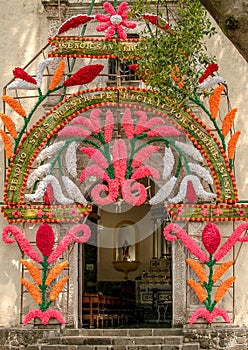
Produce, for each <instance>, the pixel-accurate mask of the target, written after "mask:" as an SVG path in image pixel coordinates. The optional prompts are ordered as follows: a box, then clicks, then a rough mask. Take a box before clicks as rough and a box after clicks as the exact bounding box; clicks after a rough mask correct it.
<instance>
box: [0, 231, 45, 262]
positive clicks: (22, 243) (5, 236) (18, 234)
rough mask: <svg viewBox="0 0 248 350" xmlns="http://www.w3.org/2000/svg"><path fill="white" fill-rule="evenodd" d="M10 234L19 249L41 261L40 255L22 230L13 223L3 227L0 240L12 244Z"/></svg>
mask: <svg viewBox="0 0 248 350" xmlns="http://www.w3.org/2000/svg"><path fill="white" fill-rule="evenodd" d="M10 234H11V235H12V236H14V238H15V240H16V241H17V243H18V244H19V247H20V249H21V250H22V251H23V252H24V253H25V254H26V255H27V256H28V257H30V258H31V259H33V260H34V261H36V262H38V263H40V262H41V261H42V259H41V257H40V256H39V255H38V253H37V252H36V251H35V250H34V248H33V247H32V246H31V244H30V243H29V241H28V240H27V238H26V237H25V236H24V234H23V232H22V231H21V230H20V229H19V228H18V227H16V226H15V225H9V226H6V227H4V229H3V232H2V240H3V242H4V243H7V244H12V243H14V242H15V241H14V239H12V238H11V237H10Z"/></svg>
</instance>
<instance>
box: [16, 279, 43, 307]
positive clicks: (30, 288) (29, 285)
mask: <svg viewBox="0 0 248 350" xmlns="http://www.w3.org/2000/svg"><path fill="white" fill-rule="evenodd" d="M20 281H21V283H22V284H23V285H24V286H25V287H26V288H27V290H28V291H29V293H30V294H31V296H32V298H33V299H34V301H35V302H36V303H37V304H41V303H42V298H41V294H40V291H39V288H38V287H36V286H35V285H34V284H32V283H30V282H28V281H26V280H24V279H23V278H21V279H20Z"/></svg>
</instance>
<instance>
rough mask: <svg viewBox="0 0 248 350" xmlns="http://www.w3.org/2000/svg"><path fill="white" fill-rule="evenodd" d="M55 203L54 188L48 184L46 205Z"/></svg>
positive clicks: (45, 195) (45, 198) (45, 196)
mask: <svg viewBox="0 0 248 350" xmlns="http://www.w3.org/2000/svg"><path fill="white" fill-rule="evenodd" d="M53 201H54V193H53V186H52V185H51V184H48V185H47V189H46V192H45V194H44V203H45V204H51V203H52V202H53Z"/></svg>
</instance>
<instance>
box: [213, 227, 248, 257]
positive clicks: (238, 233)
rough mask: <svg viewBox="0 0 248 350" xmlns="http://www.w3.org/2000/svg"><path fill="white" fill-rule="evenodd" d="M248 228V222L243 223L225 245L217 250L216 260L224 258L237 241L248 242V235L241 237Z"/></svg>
mask: <svg viewBox="0 0 248 350" xmlns="http://www.w3.org/2000/svg"><path fill="white" fill-rule="evenodd" d="M246 230H248V223H245V224H242V225H240V226H239V227H237V228H236V230H234V231H233V233H232V235H231V236H230V237H229V238H228V240H227V241H226V242H225V243H224V244H223V246H222V247H221V248H220V249H219V250H218V251H217V253H216V254H215V256H214V259H215V260H216V261H219V260H220V259H222V258H223V257H224V256H225V255H226V254H227V253H228V252H229V250H230V249H231V248H232V247H233V246H234V245H235V244H236V243H237V242H248V236H244V237H241V235H242V234H243V233H244V232H245V231H246Z"/></svg>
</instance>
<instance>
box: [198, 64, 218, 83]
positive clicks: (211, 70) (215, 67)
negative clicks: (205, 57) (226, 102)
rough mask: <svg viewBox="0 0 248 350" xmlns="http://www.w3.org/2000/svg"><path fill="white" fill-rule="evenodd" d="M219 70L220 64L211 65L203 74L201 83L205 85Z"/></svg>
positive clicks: (200, 79)
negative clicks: (205, 81)
mask: <svg viewBox="0 0 248 350" xmlns="http://www.w3.org/2000/svg"><path fill="white" fill-rule="evenodd" d="M218 69H219V66H218V64H216V63H210V64H209V65H208V66H207V68H206V69H205V72H204V73H203V74H202V76H201V77H200V78H199V79H198V81H199V83H200V84H201V83H203V82H204V80H206V79H207V78H208V77H209V76H210V75H212V74H213V73H214V72H217V70H218Z"/></svg>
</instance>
